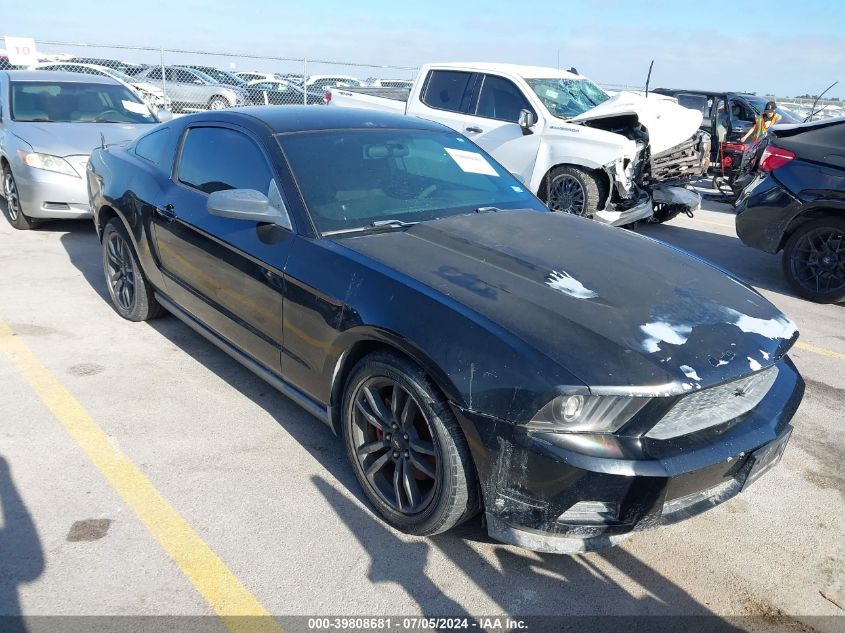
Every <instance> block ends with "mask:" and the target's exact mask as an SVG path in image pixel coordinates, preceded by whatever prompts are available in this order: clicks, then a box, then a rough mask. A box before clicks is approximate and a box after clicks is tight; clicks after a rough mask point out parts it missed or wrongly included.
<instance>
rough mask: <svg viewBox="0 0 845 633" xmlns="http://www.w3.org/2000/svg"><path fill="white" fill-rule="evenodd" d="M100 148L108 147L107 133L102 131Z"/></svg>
mask: <svg viewBox="0 0 845 633" xmlns="http://www.w3.org/2000/svg"><path fill="white" fill-rule="evenodd" d="M100 149H106V135H105V134H103V133H102V132H100Z"/></svg>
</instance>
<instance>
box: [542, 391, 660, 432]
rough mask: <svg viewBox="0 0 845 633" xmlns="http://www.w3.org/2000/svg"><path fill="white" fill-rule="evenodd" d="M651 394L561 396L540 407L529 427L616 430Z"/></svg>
mask: <svg viewBox="0 0 845 633" xmlns="http://www.w3.org/2000/svg"><path fill="white" fill-rule="evenodd" d="M648 401H649V398H629V397H625V396H580V395H576V396H558V397H556V398H555V399H554V400H552V401H551V402H550V403H549V404H547V405H546V406H544V407H543V408H542V409H540V410H539V411H538V412H537V414H536V415H535V416H534V417H533V418H532V420H531V421H530V422H529V423H528V425H527V426H528V428H531V429H536V430H542V431H558V432H568V433H613V432H614V431H617V430H619V429H620V428H622V426H623V425H624V424H625V423H626V422H628V421H629V420H630V419H631V418H633V417H634V416H635V415H636V414H637V413H638V412H639V411H640V409H642V408H643V407H644V406H645V405H646V403H648Z"/></svg>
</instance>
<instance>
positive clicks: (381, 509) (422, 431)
mask: <svg viewBox="0 0 845 633" xmlns="http://www.w3.org/2000/svg"><path fill="white" fill-rule="evenodd" d="M341 425H342V431H343V441H344V444H345V446H346V453H347V456H348V457H349V461H350V462H351V464H352V469H353V471H354V472H355V477H356V478H357V479H358V482H359V483H360V485H361V487H362V488H363V490H364V494H365V495H366V496H367V498H368V499H369V500H370V503H372V505H373V506H374V507H375V509H376V511H377V512H378V513H379V514H380V515H381V516H382V517H383V518H384V520H385V521H387V522H388V523H389V524H390V525H392V526H393V527H395V528H397V529H399V530H401V531H403V532H406V533H408V534H417V535H422V536H427V535H432V534H439V533H441V532H445V531H447V530H449V529H451V528H453V527H455V526H456V525H458V524H459V523H462V522H464V521H466V520H468V519H469V518H471V517H472V516H473V515H475V514H476V513H477V512H478V510H479V509H480V505H481V502H480V493H479V486H478V479H477V476H476V473H475V466H474V464H473V462H472V457H471V456H470V452H469V448H468V446H467V442H466V439H465V438H464V435H463V432H462V431H461V428H460V426H459V425H458V422H457V420H455V417H454V416H453V415H452V412H451V410H450V409H449V407H448V405H447V404H446V401H445V400H444V398H443V396H442V395H441V394H440V392H439V390H438V389H437V387H436V386H435V385H434V384H433V383H432V382H431V380H430V379H429V378H428V376H427V375H426V374H425V372H424V371H423V370H422V369H421V368H420V367H419V366H417V365H415V364H414V363H413V362H411V361H410V360H408V359H407V358H405V357H403V356H400V355H398V354H395V353H391V352H386V351H385V352H375V353H373V354H371V355H369V356H367V357H365V358H363V359H362V360H361V361H359V363H358V364H357V365H356V366H355V367H354V368H353V370H352V372H351V373H350V375H349V378H348V379H347V381H346V385H345V388H344V395H343V408H342V421H341Z"/></svg>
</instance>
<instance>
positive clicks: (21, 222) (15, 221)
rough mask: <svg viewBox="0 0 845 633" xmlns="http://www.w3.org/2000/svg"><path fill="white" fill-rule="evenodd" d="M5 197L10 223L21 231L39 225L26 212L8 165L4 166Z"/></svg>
mask: <svg viewBox="0 0 845 633" xmlns="http://www.w3.org/2000/svg"><path fill="white" fill-rule="evenodd" d="M3 197H4V198H5V199H6V219H7V220H8V221H9V224H11V225H12V226H13V227H14V228H16V229H18V230H19V231H28V230H29V229H31V228H33V227H35V226H37V225H38V222H36V221H35V220H33V219H32V218H30V217H29V216H27V215H26V214H24V212H23V208H22V207H21V198H20V193H19V192H18V185H17V183H16V182H15V177H14V176H13V175H12V169H11V168H10V167H9V166H8V165H4V166H3Z"/></svg>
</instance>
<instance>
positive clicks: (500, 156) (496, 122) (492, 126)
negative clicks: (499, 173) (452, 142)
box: [462, 74, 543, 182]
mask: <svg viewBox="0 0 845 633" xmlns="http://www.w3.org/2000/svg"><path fill="white" fill-rule="evenodd" d="M522 110H528V111H529V112H531V113H532V114H533V115H534V119H535V121H537V123H536V124H535V125H534V127H533V128H531V129H530V131H528V133H526V132H525V131H524V130H523V129H522V128H521V127H520V126H519V123H518V121H519V113H520V111H522ZM538 119H539V117H538V116H537V111H536V109H535V108H534V107H533V106H532V105H531V103H530V102H529V101H528V99H527V98H526V96H525V94H524V93H523V92H522V90H520V88H519V86H517V85H516V84H515V83H514V82H513V81H511V80H510V79H508V78H506V77H501V76H499V75H491V74H485V75H483V76H482V79H481V84H480V87H479V88H478V99H477V100H475V104H474V105H473V106H471V109H470V112H469V114H467V115H466V117H465V118H464V129H463V130H462V132H463V133H464V134H466V135H467V136H468V137H469V138H470V139H472V140H473V141H474V142H475V143H477V144H478V145H480V146H481V147H482V148H483V149H485V150H486V151H487V152H489V153H490V154H492V156H493V158H495V159H496V160H497V161H498V162H499V163H501V164H502V165H504V166H505V167H506V168H507V169H508V170H509V171H511V172H512V173H514V174H517V175H518V176H520V177H521V178H522V180H523V182H529V181H530V179H531V174H532V172H533V171H534V163H535V162H536V160H537V152H538V151H539V148H540V138H541V136H542V133H543V130H542V128H543V122H542V121H540V120H538Z"/></svg>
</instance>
